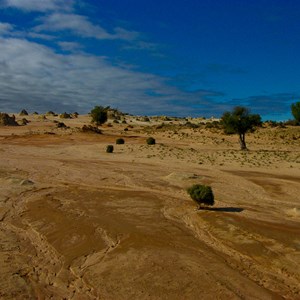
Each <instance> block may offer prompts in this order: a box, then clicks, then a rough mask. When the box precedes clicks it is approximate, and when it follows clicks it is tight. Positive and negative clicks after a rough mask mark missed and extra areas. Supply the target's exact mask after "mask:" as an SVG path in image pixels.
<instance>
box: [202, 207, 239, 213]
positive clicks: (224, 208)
mask: <svg viewBox="0 0 300 300" xmlns="http://www.w3.org/2000/svg"><path fill="white" fill-rule="evenodd" d="M199 210H212V211H220V212H236V213H239V212H242V211H243V210H244V208H240V207H201V208H199Z"/></svg>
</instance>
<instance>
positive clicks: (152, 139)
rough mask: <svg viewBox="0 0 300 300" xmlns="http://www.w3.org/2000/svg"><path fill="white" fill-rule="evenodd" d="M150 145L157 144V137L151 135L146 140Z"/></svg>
mask: <svg viewBox="0 0 300 300" xmlns="http://www.w3.org/2000/svg"><path fill="white" fill-rule="evenodd" d="M146 142H147V144H148V145H155V139H154V138H153V137H149V138H147V140H146Z"/></svg>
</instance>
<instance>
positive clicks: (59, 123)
mask: <svg viewBox="0 0 300 300" xmlns="http://www.w3.org/2000/svg"><path fill="white" fill-rule="evenodd" d="M56 127H57V128H67V125H66V124H65V123H63V122H57V123H56Z"/></svg>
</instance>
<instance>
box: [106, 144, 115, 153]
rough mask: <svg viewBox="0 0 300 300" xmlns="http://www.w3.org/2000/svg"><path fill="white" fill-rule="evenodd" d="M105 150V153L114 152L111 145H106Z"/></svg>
mask: <svg viewBox="0 0 300 300" xmlns="http://www.w3.org/2000/svg"><path fill="white" fill-rule="evenodd" d="M106 152H107V153H113V152H114V146H113V145H108V146H107V147H106Z"/></svg>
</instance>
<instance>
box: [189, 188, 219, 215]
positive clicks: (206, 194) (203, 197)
mask: <svg viewBox="0 0 300 300" xmlns="http://www.w3.org/2000/svg"><path fill="white" fill-rule="evenodd" d="M187 192H188V194H189V195H190V196H191V198H192V199H193V200H194V201H195V202H196V203H197V204H199V209H200V208H201V204H202V203H203V204H205V205H214V203H215V200H214V194H213V191H212V188H211V187H210V186H208V185H202V184H194V185H192V186H191V187H190V188H188V189H187Z"/></svg>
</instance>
